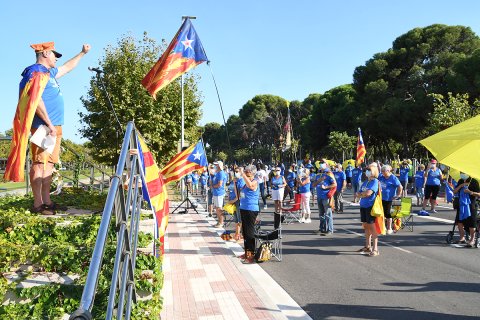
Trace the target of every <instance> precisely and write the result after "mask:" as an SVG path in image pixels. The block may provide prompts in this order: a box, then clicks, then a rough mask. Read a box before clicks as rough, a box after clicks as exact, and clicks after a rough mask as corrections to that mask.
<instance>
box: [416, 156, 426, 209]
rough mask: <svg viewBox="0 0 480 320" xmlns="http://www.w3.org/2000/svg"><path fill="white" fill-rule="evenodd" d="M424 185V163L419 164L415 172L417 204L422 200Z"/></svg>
mask: <svg viewBox="0 0 480 320" xmlns="http://www.w3.org/2000/svg"><path fill="white" fill-rule="evenodd" d="M424 185H425V165H423V164H420V165H419V166H418V170H417V172H415V194H416V196H417V206H419V205H420V202H422V201H423V197H424Z"/></svg>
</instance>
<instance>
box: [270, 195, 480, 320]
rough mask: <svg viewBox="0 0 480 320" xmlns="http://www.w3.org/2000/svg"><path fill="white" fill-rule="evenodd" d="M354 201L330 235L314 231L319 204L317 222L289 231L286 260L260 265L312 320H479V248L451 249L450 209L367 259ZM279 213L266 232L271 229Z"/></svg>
mask: <svg viewBox="0 0 480 320" xmlns="http://www.w3.org/2000/svg"><path fill="white" fill-rule="evenodd" d="M351 200H352V197H351V195H349V194H347V195H346V197H345V201H346V204H345V213H343V214H335V215H334V228H335V232H334V234H333V235H331V236H321V235H316V234H314V233H313V231H314V230H316V229H318V226H319V220H318V208H317V206H316V205H315V207H314V208H313V210H312V216H313V217H312V218H313V221H312V223H311V224H299V223H294V224H289V225H282V227H283V254H284V257H283V261H281V262H277V261H274V260H272V261H269V262H266V263H263V264H261V266H262V268H263V269H264V270H265V271H267V272H268V273H269V274H270V275H271V276H272V278H274V279H275V280H276V281H277V282H278V283H279V284H280V285H281V286H282V287H283V288H284V289H285V290H286V291H287V292H288V293H289V294H290V295H291V297H292V298H293V299H294V300H295V301H296V302H297V303H298V304H299V305H300V306H301V307H302V308H304V309H305V311H307V313H308V314H309V315H310V316H311V317H312V318H313V319H435V320H441V319H448V320H456V319H480V249H469V248H465V247H463V246H460V245H447V243H446V241H445V237H446V235H447V233H448V231H450V230H451V229H452V223H453V219H454V214H453V211H452V210H451V209H450V210H449V209H447V208H438V209H439V210H438V211H439V212H438V213H437V214H432V215H431V216H430V217H418V216H416V215H415V217H414V231H413V232H409V231H406V230H401V231H399V232H398V233H396V234H393V235H387V236H381V237H380V241H381V243H380V244H379V251H380V255H379V256H377V257H368V256H365V255H362V254H359V253H357V252H355V251H356V250H357V249H360V248H361V247H363V245H364V237H363V229H362V227H361V223H360V221H359V218H360V217H359V216H360V214H359V211H360V209H359V207H358V206H352V205H350V201H351ZM441 206H447V205H444V204H441ZM272 207H273V206H272V205H271V202H269V209H267V210H264V214H262V216H263V217H262V221H263V227H262V228H263V229H268V228H271V227H272V223H271V219H272V214H271V213H272V212H273V209H270V208H272ZM413 209H414V210H417V209H418V208H416V207H414V208H413ZM269 213H270V214H269ZM448 220H450V221H452V222H449V221H448Z"/></svg>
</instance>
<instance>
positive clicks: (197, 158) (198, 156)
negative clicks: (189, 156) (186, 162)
mask: <svg viewBox="0 0 480 320" xmlns="http://www.w3.org/2000/svg"><path fill="white" fill-rule="evenodd" d="M201 155H202V154H201V153H200V152H198V150H197V153H194V154H193V160H200V156H201Z"/></svg>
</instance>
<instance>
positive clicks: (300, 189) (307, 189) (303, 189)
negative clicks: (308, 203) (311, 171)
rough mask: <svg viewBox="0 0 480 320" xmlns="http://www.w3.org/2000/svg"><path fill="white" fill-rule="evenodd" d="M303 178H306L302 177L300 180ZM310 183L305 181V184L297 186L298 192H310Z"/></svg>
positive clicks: (303, 179)
mask: <svg viewBox="0 0 480 320" xmlns="http://www.w3.org/2000/svg"><path fill="white" fill-rule="evenodd" d="M305 179H307V178H302V182H303V181H305ZM310 185H311V182H309V183H306V184H305V185H303V186H302V185H300V186H299V187H298V193H307V192H310Z"/></svg>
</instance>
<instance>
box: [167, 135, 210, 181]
mask: <svg viewBox="0 0 480 320" xmlns="http://www.w3.org/2000/svg"><path fill="white" fill-rule="evenodd" d="M207 165H208V162H207V157H206V156H205V151H204V150H203V145H202V142H201V141H199V142H198V143H197V144H194V145H191V146H190V147H188V148H187V149H185V150H183V151H182V152H180V153H178V154H177V155H176V156H174V157H173V158H172V159H171V160H170V161H169V162H168V163H167V164H166V165H165V167H164V168H163V169H162V171H161V173H162V175H163V177H164V179H165V183H169V182H174V181H178V180H180V179H182V178H183V177H184V176H186V175H187V174H189V173H190V172H192V171H195V170H201V169H203V167H206V166H207Z"/></svg>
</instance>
